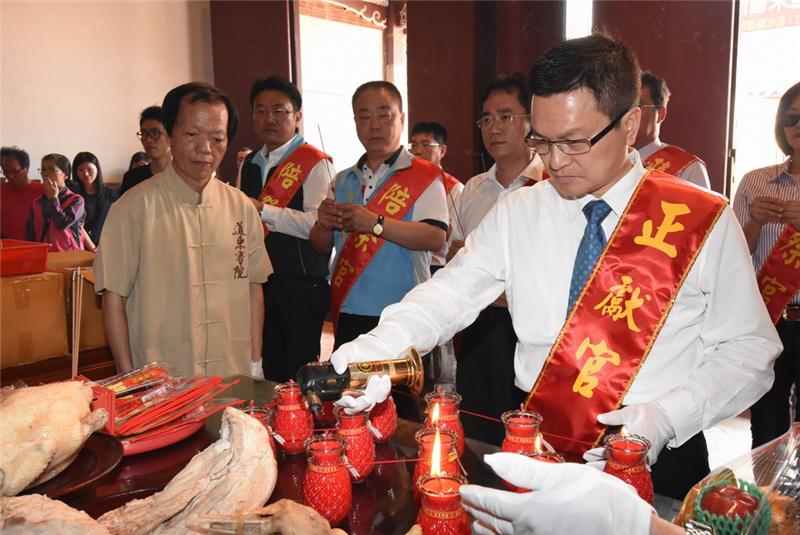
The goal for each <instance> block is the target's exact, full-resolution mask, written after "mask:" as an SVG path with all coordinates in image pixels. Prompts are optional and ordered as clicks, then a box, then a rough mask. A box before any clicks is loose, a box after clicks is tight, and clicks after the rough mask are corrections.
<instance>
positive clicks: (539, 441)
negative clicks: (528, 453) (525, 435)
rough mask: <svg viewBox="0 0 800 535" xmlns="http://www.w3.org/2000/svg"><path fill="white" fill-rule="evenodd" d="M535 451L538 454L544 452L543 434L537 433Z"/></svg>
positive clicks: (534, 443)
mask: <svg viewBox="0 0 800 535" xmlns="http://www.w3.org/2000/svg"><path fill="white" fill-rule="evenodd" d="M533 451H535V452H536V453H537V454H538V453H542V434H541V433H536V438H535V439H534V441H533Z"/></svg>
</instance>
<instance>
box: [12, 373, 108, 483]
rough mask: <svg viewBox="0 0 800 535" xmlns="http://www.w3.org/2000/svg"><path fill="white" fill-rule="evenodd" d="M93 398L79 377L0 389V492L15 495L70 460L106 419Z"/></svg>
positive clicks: (61, 467)
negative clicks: (92, 404)
mask: <svg viewBox="0 0 800 535" xmlns="http://www.w3.org/2000/svg"><path fill="white" fill-rule="evenodd" d="M91 402H92V389H91V388H90V387H89V386H86V385H85V384H83V383H80V382H77V381H67V382H64V383H53V384H49V385H43V386H31V387H26V388H18V389H11V390H5V391H3V392H2V393H0V429H2V430H3V431H2V433H0V496H15V495H16V494H17V493H19V492H20V491H22V490H24V489H26V488H28V487H32V486H35V485H38V484H40V483H44V482H45V481H48V480H50V479H52V478H54V477H55V476H57V475H58V474H60V473H61V472H62V471H63V470H64V469H65V468H66V467H67V466H69V464H70V463H71V462H72V461H73V460H74V459H75V457H76V456H77V454H78V451H79V450H80V449H81V447H82V446H83V443H84V442H86V439H87V438H89V435H91V434H92V433H94V432H95V431H97V430H98V429H102V427H103V426H104V425H105V424H106V422H107V421H108V413H107V412H106V410H105V409H97V410H95V411H92V410H91V408H90V404H91Z"/></svg>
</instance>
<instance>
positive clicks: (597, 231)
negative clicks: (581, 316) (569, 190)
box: [567, 200, 611, 314]
mask: <svg viewBox="0 0 800 535" xmlns="http://www.w3.org/2000/svg"><path fill="white" fill-rule="evenodd" d="M609 212H611V207H610V206H609V205H608V203H606V201H602V200H599V201H592V202H590V203H588V204H587V205H586V206H584V207H583V215H585V216H586V230H584V232H583V238H582V239H581V244H580V246H579V247H578V254H577V255H575V265H574V266H572V280H571V281H570V283H569V306H568V307H567V314H569V313H570V311H571V310H572V305H574V304H575V301H576V300H577V299H578V296H579V295H580V294H581V290H583V285H584V284H586V279H588V278H589V274H590V273H591V272H592V269H594V265H595V263H596V262H597V259H598V258H600V254H601V253H602V252H603V249H604V248H605V246H606V233H605V232H603V227H602V226H601V223H602V222H603V220H604V219H605V218H606V216H607V215H608V214H609Z"/></svg>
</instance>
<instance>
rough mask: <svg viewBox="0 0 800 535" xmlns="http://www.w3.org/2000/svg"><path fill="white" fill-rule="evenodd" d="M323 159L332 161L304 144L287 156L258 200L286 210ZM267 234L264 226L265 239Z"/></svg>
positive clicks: (322, 153) (317, 150) (267, 230)
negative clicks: (309, 174)
mask: <svg viewBox="0 0 800 535" xmlns="http://www.w3.org/2000/svg"><path fill="white" fill-rule="evenodd" d="M323 158H327V159H328V160H330V159H331V157H330V156H328V155H327V154H325V153H324V152H322V151H321V150H319V149H317V148H315V147H313V146H311V145H309V144H308V143H303V144H302V145H300V146H299V147H297V148H296V149H294V150H293V151H292V153H291V154H289V155H287V156H286V158H284V159H283V161H282V162H281V163H280V165H278V167H277V168H276V169H275V171H273V173H272V176H271V177H269V179H268V180H267V182H266V184H264V189H262V190H261V193H260V194H259V196H258V200H259V201H261V202H262V203H264V204H268V205H270V206H276V207H278V208H286V207H287V206H289V203H290V202H291V200H292V198H293V197H294V196H295V194H296V193H297V190H299V189H300V187H301V186H302V185H303V182H305V179H306V177H307V176H308V173H310V172H311V170H312V169H313V168H314V166H315V165H317V163H318V162H319V161H320V160H322V159H323ZM267 234H269V229H267V226H266V225H264V237H265V238H266V237H267Z"/></svg>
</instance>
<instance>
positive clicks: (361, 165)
mask: <svg viewBox="0 0 800 535" xmlns="http://www.w3.org/2000/svg"><path fill="white" fill-rule="evenodd" d="M412 159H414V155H413V154H411V153H410V152H408V149H406V148H405V147H402V146H401V147H400V148H399V149H397V150H396V151H395V152H393V153H392V155H391V156H389V157H388V158H386V159H385V160H384V161H383V163H382V164H381V166H380V167H379V168H378V170H377V171H375V173H373V175H375V174H377V173H380V172H381V171H382V170H383V169H384V166H385V167H386V168H389V169H391V168H395V169H405V168H407V167H411V160H412ZM366 165H367V153H364V154H363V155H362V156H361V158H359V159H358V162H356V165H355V170H356V171H357V172H358V174H359V175H363V174H364V171H365V170H366Z"/></svg>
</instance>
